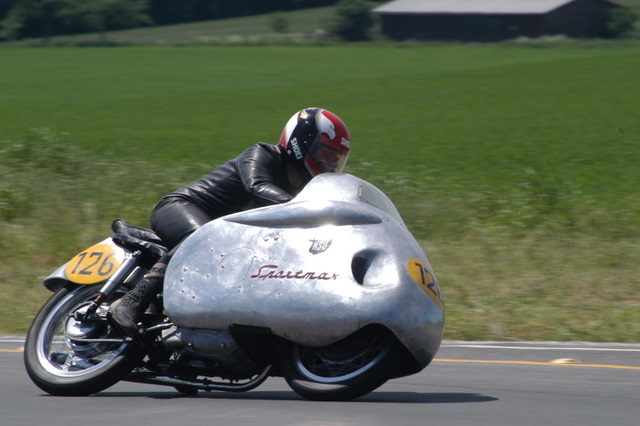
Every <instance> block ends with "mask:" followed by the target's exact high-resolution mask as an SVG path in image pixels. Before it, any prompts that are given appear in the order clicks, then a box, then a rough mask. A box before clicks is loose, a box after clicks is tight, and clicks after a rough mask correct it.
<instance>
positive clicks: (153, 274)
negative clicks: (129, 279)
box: [109, 260, 167, 337]
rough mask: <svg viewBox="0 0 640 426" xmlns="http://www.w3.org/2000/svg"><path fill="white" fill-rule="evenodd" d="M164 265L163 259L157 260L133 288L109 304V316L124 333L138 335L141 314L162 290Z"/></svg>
mask: <svg viewBox="0 0 640 426" xmlns="http://www.w3.org/2000/svg"><path fill="white" fill-rule="evenodd" d="M166 267H167V264H166V261H165V260H160V261H158V262H157V263H156V264H155V265H154V266H153V267H152V268H151V270H150V271H149V273H148V274H146V275H145V276H144V278H143V279H142V281H140V282H139V283H138V285H136V286H135V287H134V288H133V290H131V291H130V292H129V293H127V294H125V295H124V296H122V298H121V299H119V300H116V301H115V302H114V303H112V304H111V307H110V308H109V314H110V317H111V319H112V320H113V321H114V322H115V323H116V325H117V327H118V328H120V329H121V330H122V331H123V332H124V333H125V334H126V335H128V336H130V337H135V336H136V335H138V323H139V322H140V319H141V318H142V314H144V312H145V311H146V310H147V308H148V307H149V305H150V304H151V302H152V301H153V300H154V299H155V298H156V296H157V295H158V294H159V293H160V292H161V291H162V283H163V281H164V273H165V270H166Z"/></svg>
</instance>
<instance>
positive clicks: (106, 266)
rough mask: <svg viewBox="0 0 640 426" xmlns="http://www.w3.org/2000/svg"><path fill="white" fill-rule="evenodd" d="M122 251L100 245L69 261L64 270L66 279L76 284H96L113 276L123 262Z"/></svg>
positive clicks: (111, 246) (108, 245) (103, 244)
mask: <svg viewBox="0 0 640 426" xmlns="http://www.w3.org/2000/svg"><path fill="white" fill-rule="evenodd" d="M124 256H125V255H124V250H122V249H121V248H120V247H118V246H114V245H112V244H107V243H101V244H96V245H95V246H93V247H90V248H88V249H87V250H85V251H83V252H82V253H80V254H78V255H77V256H76V257H74V258H73V259H71V261H69V263H68V264H67V267H66V268H65V273H66V275H67V278H68V279H69V280H70V281H72V282H74V283H77V284H96V283H99V282H101V281H105V280H107V279H108V278H109V277H110V276H111V275H113V274H114V273H115V272H116V271H117V270H118V268H119V267H120V265H121V264H122V261H123V260H124Z"/></svg>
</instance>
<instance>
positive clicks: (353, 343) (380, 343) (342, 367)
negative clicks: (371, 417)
mask: <svg viewBox="0 0 640 426" xmlns="http://www.w3.org/2000/svg"><path fill="white" fill-rule="evenodd" d="M402 356H403V351H402V350H401V347H400V344H399V342H398V341H397V339H396V338H395V336H393V334H391V332H390V331H388V330H387V329H384V328H382V327H375V326H371V327H365V328H363V329H361V330H359V331H357V332H356V333H354V334H352V335H351V336H349V337H347V338H345V339H342V340H340V341H338V342H336V343H333V344H331V345H329V346H323V347H310V346H303V345H300V344H297V343H291V344H290V345H289V346H288V347H287V348H285V350H284V352H283V356H282V358H281V364H280V368H281V371H282V375H283V376H284V378H285V380H286V381H287V383H288V384H289V386H290V387H291V389H293V390H294V391H295V392H296V393H297V394H299V395H300V396H302V397H304V398H307V399H310V400H313V401H349V400H352V399H355V398H358V397H360V396H362V395H365V394H367V393H369V392H371V391H373V390H375V389H377V388H378V387H380V386H382V385H383V384H384V383H385V382H386V381H387V380H388V379H389V378H390V377H392V376H393V371H395V370H396V367H397V363H398V362H401V360H402Z"/></svg>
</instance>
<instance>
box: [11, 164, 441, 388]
mask: <svg viewBox="0 0 640 426" xmlns="http://www.w3.org/2000/svg"><path fill="white" fill-rule="evenodd" d="M112 229H113V232H114V233H113V235H111V236H110V237H109V238H107V239H105V240H104V241H102V242H100V243H98V244H96V245H94V246H92V247H90V248H88V249H86V250H84V251H83V252H81V253H79V254H78V255H77V256H75V257H74V258H72V259H71V260H70V261H69V262H67V263H66V264H64V265H63V266H61V267H60V268H59V269H57V270H56V271H55V272H54V273H52V274H51V275H50V276H49V277H47V278H46V279H45V281H44V285H45V286H46V288H47V289H49V290H51V291H53V292H55V293H54V295H53V296H52V297H51V298H50V299H49V300H48V301H47V302H46V304H45V305H44V306H43V307H42V308H41V310H40V311H39V313H38V314H37V316H36V317H35V319H34V321H33V323H32V325H31V328H30V330H29V333H28V335H27V339H26V343H25V351H24V358H25V365H26V369H27V372H28V374H29V376H30V377H31V379H32V380H33V382H34V383H35V384H36V385H37V386H39V387H40V388H41V389H42V390H44V391H46V392H48V393H49V394H52V395H74V396H81V395H90V394H94V393H97V392H100V391H102V390H104V389H106V388H108V387H110V386H112V385H114V384H115V383H117V382H119V381H121V380H123V381H131V382H139V383H150V384H160V385H168V386H172V387H174V388H175V389H176V390H177V391H179V392H182V393H185V394H189V395H196V394H197V392H198V391H199V390H204V391H227V392H239V391H248V390H251V389H254V388H255V387H257V386H258V385H260V384H261V383H263V382H264V381H265V380H266V379H267V378H269V377H271V376H279V377H283V378H284V379H285V380H286V382H287V383H288V384H289V386H290V387H291V388H292V389H293V390H294V391H295V392H296V393H298V394H299V395H301V396H302V397H304V398H307V399H310V400H350V399H354V398H357V397H360V396H362V395H365V394H367V393H369V392H371V391H373V390H375V389H376V388H378V387H379V386H381V385H382V384H384V383H385V382H386V381H387V380H389V379H393V378H398V377H402V376H406V375H410V374H415V373H418V372H420V371H421V370H422V369H424V368H425V367H426V366H427V365H428V364H429V363H430V362H431V360H432V359H433V357H434V356H435V354H436V352H437V350H438V348H439V347H440V343H441V340H442V336H443V331H444V307H443V299H442V295H441V293H440V289H439V286H438V282H437V280H436V277H435V275H434V272H433V269H432V267H431V265H430V263H429V261H428V260H427V257H426V256H425V254H424V252H423V250H422V249H421V247H420V246H419V244H418V243H417V242H416V240H415V239H414V238H413V236H412V235H411V234H410V232H409V231H408V229H407V227H406V226H405V224H404V222H403V221H402V219H401V217H400V215H399V214H398V212H397V210H396V208H395V206H394V205H393V204H392V202H391V201H390V200H389V198H388V197H387V196H386V195H384V194H383V192H382V191H380V190H379V189H378V188H376V187H375V186H373V185H372V184H370V183H368V182H365V181H363V180H361V179H359V178H356V177H354V176H352V175H348V174H334V173H327V174H321V175H319V176H317V177H315V178H314V179H313V180H312V181H311V182H310V183H309V184H308V185H307V186H306V187H305V189H304V190H303V191H302V192H301V193H300V194H299V195H298V196H297V197H296V198H294V199H293V200H292V201H290V202H288V203H286V204H280V205H276V206H269V207H263V208H257V209H253V210H248V211H244V212H241V213H235V214H231V215H228V216H224V217H222V218H219V219H216V220H213V221H211V222H209V223H208V224H206V225H204V226H202V227H201V228H199V229H198V230H197V231H196V232H194V233H193V234H192V235H191V236H189V237H188V238H187V239H186V240H185V241H184V242H183V243H182V244H181V245H180V246H179V247H178V249H177V250H176V251H175V253H173V254H172V257H171V260H170V261H169V264H168V266H167V271H166V276H165V281H164V288H163V292H162V293H161V295H159V296H158V298H157V300H155V301H154V302H153V303H152V305H151V307H150V308H149V309H148V310H147V312H146V313H145V314H144V317H143V319H142V321H141V322H140V323H139V324H138V325H139V327H140V335H139V337H136V338H130V337H127V336H126V335H124V334H123V333H121V332H120V331H119V329H118V327H117V326H114V325H113V324H112V323H111V322H110V319H109V315H108V310H109V305H110V304H111V303H113V302H114V301H115V300H117V299H119V298H120V297H122V296H123V295H124V294H125V293H126V292H127V291H129V290H130V289H131V288H132V287H133V286H135V284H136V283H137V282H138V281H139V280H140V279H141V278H142V277H143V276H144V274H145V273H146V272H147V271H148V270H149V268H151V266H152V265H153V264H154V263H155V262H156V261H157V260H158V259H159V258H160V257H162V256H164V255H165V254H166V249H165V247H164V246H163V243H162V241H161V240H160V238H158V237H157V236H156V235H155V234H154V233H153V232H152V231H149V230H147V229H144V228H139V227H134V226H130V225H128V224H126V223H125V222H124V221H123V220H120V219H119V220H116V221H115V222H114V223H113V225H112Z"/></svg>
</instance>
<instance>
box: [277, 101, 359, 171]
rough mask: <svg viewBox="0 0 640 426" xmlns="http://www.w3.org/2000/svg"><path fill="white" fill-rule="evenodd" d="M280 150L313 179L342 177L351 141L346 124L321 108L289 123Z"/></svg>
mask: <svg viewBox="0 0 640 426" xmlns="http://www.w3.org/2000/svg"><path fill="white" fill-rule="evenodd" d="M280 146H281V147H282V148H283V149H284V151H285V152H286V154H287V158H288V159H289V161H290V162H291V163H292V164H293V165H294V166H295V168H296V169H297V170H298V171H299V172H301V173H303V175H309V176H310V177H314V176H317V175H319V174H321V173H340V172H342V170H343V169H344V166H345V164H346V162H347V159H348V158H349V152H350V149H351V138H350V136H349V130H348V129H347V126H346V125H345V124H344V123H343V121H342V120H341V119H340V118H339V117H338V116H337V115H335V114H334V113H332V112H330V111H327V110H325V109H322V108H306V109H303V110H301V111H298V112H297V113H295V114H294V115H293V116H292V117H291V118H290V119H289V121H288V122H287V124H286V125H285V127H284V129H283V130H282V135H281V136H280Z"/></svg>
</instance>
